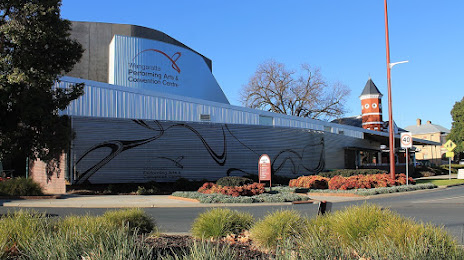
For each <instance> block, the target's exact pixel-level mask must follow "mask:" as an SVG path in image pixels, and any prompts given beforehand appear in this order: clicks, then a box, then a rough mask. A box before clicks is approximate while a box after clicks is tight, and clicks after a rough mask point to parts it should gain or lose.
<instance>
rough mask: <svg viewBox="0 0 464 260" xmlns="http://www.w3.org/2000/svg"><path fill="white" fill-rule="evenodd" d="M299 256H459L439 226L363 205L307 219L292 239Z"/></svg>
mask: <svg viewBox="0 0 464 260" xmlns="http://www.w3.org/2000/svg"><path fill="white" fill-rule="evenodd" d="M294 242H295V243H297V246H296V247H295V248H296V250H298V254H299V255H300V256H302V258H303V259H319V258H324V259H329V258H330V259H360V258H365V259H462V257H463V256H464V251H463V250H462V248H460V247H459V246H458V245H457V244H456V242H455V241H454V240H453V238H452V237H451V236H449V235H448V234H447V233H446V232H445V231H444V230H443V228H437V227H435V226H433V225H428V224H427V225H426V224H421V223H415V222H414V221H412V220H410V219H406V218H403V217H401V216H399V215H398V214H396V213H393V212H391V211H390V210H388V209H382V208H380V207H378V206H375V205H369V204H363V205H361V206H352V207H349V208H347V209H345V210H343V211H337V212H335V213H331V214H326V215H324V216H320V217H318V218H316V219H313V220H311V221H309V224H308V228H307V229H306V230H305V232H304V233H303V235H302V236H301V237H300V238H299V239H298V240H296V241H294Z"/></svg>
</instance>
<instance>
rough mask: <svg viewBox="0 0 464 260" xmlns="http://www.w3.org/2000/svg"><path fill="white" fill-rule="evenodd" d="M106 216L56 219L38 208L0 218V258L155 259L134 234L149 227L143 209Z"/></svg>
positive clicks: (109, 213) (112, 213) (113, 212)
mask: <svg viewBox="0 0 464 260" xmlns="http://www.w3.org/2000/svg"><path fill="white" fill-rule="evenodd" d="M105 215H106V216H97V217H95V216H89V215H87V216H67V217H65V218H62V219H61V218H56V219H55V218H49V216H47V215H45V214H43V213H38V212H36V211H23V210H20V211H17V212H14V213H8V214H7V215H6V216H3V217H2V218H0V247H1V250H0V259H83V258H85V259H153V258H151V254H152V252H151V250H150V249H149V248H147V247H143V246H142V244H141V243H139V242H137V241H140V240H139V238H138V237H139V235H138V233H137V232H135V233H134V231H135V230H136V227H137V228H140V230H143V229H144V227H145V224H144V223H145V221H140V219H141V217H140V216H141V215H144V214H143V213H142V211H139V210H122V211H112V212H108V213H106V214H105ZM126 220H127V221H126ZM145 230H147V229H145ZM142 240H143V237H142ZM83 256H86V257H83ZM87 256H88V257H87Z"/></svg>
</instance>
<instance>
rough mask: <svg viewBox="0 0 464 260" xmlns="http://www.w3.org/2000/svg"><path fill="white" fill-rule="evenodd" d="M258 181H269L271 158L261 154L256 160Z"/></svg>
mask: <svg viewBox="0 0 464 260" xmlns="http://www.w3.org/2000/svg"><path fill="white" fill-rule="evenodd" d="M258 170H259V181H271V158H269V155H267V154H263V155H261V157H259V162H258Z"/></svg>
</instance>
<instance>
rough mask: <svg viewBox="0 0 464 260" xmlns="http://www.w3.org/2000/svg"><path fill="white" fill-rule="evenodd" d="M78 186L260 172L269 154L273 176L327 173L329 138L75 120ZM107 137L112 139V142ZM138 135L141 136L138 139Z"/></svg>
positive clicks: (272, 130)
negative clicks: (259, 166)
mask: <svg viewBox="0 0 464 260" xmlns="http://www.w3.org/2000/svg"><path fill="white" fill-rule="evenodd" d="M73 120H74V121H73V126H74V130H75V132H76V139H75V140H74V149H73V150H74V151H75V157H74V158H75V160H74V170H75V173H76V174H75V175H74V183H77V184H82V183H84V182H90V183H118V182H119V183H124V182H148V181H153V180H154V181H175V180H176V179H178V178H181V177H182V178H187V179H209V180H215V179H218V178H220V177H224V176H235V175H237V176H241V175H246V174H257V161H258V158H259V156H260V155H261V154H263V153H267V154H269V156H271V159H272V172H273V174H274V175H282V176H295V175H303V174H314V173H317V172H319V171H321V170H323V169H324V164H325V162H324V138H323V135H322V134H321V133H316V132H311V131H308V130H304V129H291V128H276V127H266V126H249V125H227V124H210V123H208V124H204V123H185V122H172V121H156V120H155V121H152V120H151V121H144V120H127V119H126V120H123V119H95V118H78V117H77V118H74V119H73ZM108 136H112V137H113V138H111V139H110V140H108ZM134 136H136V137H138V138H134Z"/></svg>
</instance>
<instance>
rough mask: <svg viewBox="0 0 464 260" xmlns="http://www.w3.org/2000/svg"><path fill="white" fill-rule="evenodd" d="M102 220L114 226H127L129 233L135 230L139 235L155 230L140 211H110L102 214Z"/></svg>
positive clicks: (149, 220)
mask: <svg viewBox="0 0 464 260" xmlns="http://www.w3.org/2000/svg"><path fill="white" fill-rule="evenodd" d="M102 217H103V219H104V220H105V221H106V222H108V223H110V224H111V225H114V226H119V227H123V226H128V228H129V229H130V230H131V231H135V229H137V230H138V231H139V232H141V233H150V232H152V231H154V230H155V226H156V225H155V223H154V221H153V219H152V218H151V217H149V216H148V215H147V214H146V213H145V212H144V211H143V210H142V209H123V210H110V211H107V212H105V214H103V216H102Z"/></svg>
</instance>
